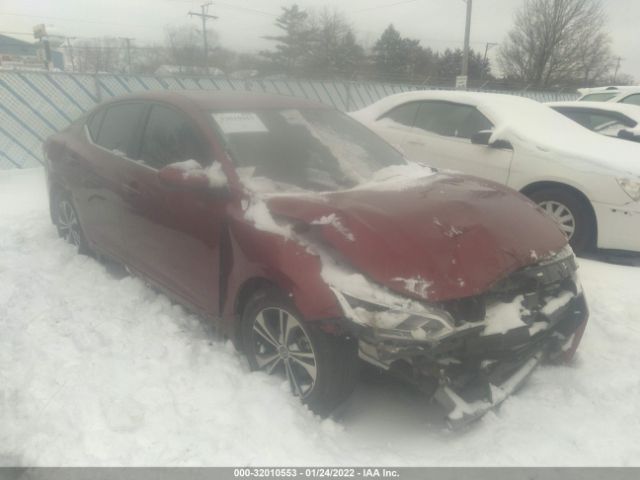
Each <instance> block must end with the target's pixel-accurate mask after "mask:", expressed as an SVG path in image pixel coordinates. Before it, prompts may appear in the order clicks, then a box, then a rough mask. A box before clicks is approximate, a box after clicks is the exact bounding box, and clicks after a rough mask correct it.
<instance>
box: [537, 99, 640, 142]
mask: <svg viewBox="0 0 640 480" xmlns="http://www.w3.org/2000/svg"><path fill="white" fill-rule="evenodd" d="M547 106H549V107H551V108H553V109H554V110H555V111H556V112H559V113H561V114H563V115H564V116H565V117H568V118H570V119H571V120H573V121H574V122H578V123H579V124H580V125H582V126H583V127H585V128H588V129H589V130H591V131H594V132H596V133H599V134H601V135H606V136H608V137H617V138H621V139H624V140H631V141H634V142H640V106H636V105H627V104H624V103H610V102H550V103H547Z"/></svg>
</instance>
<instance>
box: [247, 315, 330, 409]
mask: <svg viewBox="0 0 640 480" xmlns="http://www.w3.org/2000/svg"><path fill="white" fill-rule="evenodd" d="M252 333H253V348H254V355H255V360H256V363H257V366H258V369H259V370H262V371H265V372H266V373H268V374H269V375H271V374H281V375H284V376H286V378H287V380H288V381H289V386H290V387H291V391H292V392H293V394H294V395H296V396H299V397H301V398H305V397H306V396H307V395H309V393H310V392H311V391H312V390H313V387H314V385H315V383H316V378H317V374H318V369H317V363H316V355H315V352H314V350H313V345H312V344H311V340H310V339H309V337H308V335H307V333H306V332H305V330H304V328H303V327H302V325H301V323H300V321H299V320H298V319H297V318H296V317H295V316H293V315H292V314H291V313H289V312H287V311H286V310H283V309H281V308H265V309H263V310H261V311H260V312H259V313H258V314H257V315H256V317H255V320H254V322H253V330H252Z"/></svg>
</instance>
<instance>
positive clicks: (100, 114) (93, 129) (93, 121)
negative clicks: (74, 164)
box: [87, 108, 104, 142]
mask: <svg viewBox="0 0 640 480" xmlns="http://www.w3.org/2000/svg"><path fill="white" fill-rule="evenodd" d="M103 118H104V108H102V109H100V110H98V111H97V112H96V113H94V114H93V116H92V117H91V118H90V119H89V121H88V122H87V129H88V130H89V136H90V137H91V140H93V141H94V142H95V141H97V140H98V132H99V131H100V125H101V124H102V119H103Z"/></svg>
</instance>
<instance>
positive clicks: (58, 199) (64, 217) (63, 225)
mask: <svg viewBox="0 0 640 480" xmlns="http://www.w3.org/2000/svg"><path fill="white" fill-rule="evenodd" d="M52 204H53V210H52V213H53V222H54V224H55V226H56V229H57V230H58V235H59V236H60V237H61V238H63V239H65V240H66V241H67V242H69V243H70V244H71V245H73V246H74V247H75V248H76V249H77V251H78V253H81V254H85V255H86V254H89V252H90V249H89V244H88V243H87V239H86V238H85V236H84V233H83V231H82V227H81V226H80V217H79V216H78V212H77V211H76V209H75V207H74V206H73V202H72V200H71V196H70V195H68V194H65V193H60V192H58V193H56V194H54V195H53V197H52Z"/></svg>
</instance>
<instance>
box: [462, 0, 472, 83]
mask: <svg viewBox="0 0 640 480" xmlns="http://www.w3.org/2000/svg"><path fill="white" fill-rule="evenodd" d="M464 1H466V2H467V22H466V24H465V29H464V54H463V57H462V72H460V75H462V76H463V77H468V76H469V43H470V41H471V11H472V9H473V0H464Z"/></svg>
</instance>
